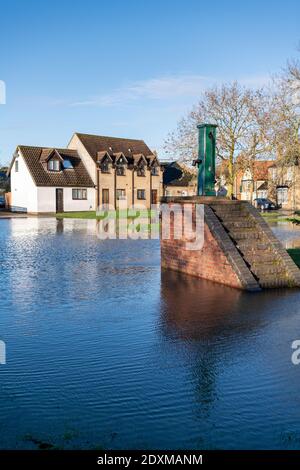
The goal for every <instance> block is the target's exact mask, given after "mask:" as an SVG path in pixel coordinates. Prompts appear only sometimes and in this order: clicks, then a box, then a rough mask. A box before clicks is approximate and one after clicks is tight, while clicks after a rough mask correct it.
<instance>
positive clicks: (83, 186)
mask: <svg viewBox="0 0 300 470" xmlns="http://www.w3.org/2000/svg"><path fill="white" fill-rule="evenodd" d="M8 174H10V178H11V210H12V211H18V212H29V213H33V214H37V213H53V212H63V211H66V212H68V211H70V212H72V211H89V210H95V188H94V183H93V181H92V179H91V177H90V176H89V174H88V172H87V170H86V168H85V166H84V164H83V162H82V160H81V158H80V157H79V155H78V153H77V152H76V150H70V149H56V148H43V147H29V146H23V145H21V146H19V147H17V149H16V152H15V154H14V156H13V159H12V162H11V165H10V168H9V171H8Z"/></svg>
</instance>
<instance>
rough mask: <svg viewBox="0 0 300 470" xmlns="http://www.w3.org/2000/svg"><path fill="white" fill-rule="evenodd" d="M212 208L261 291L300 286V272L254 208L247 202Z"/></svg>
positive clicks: (219, 204)
mask: <svg viewBox="0 0 300 470" xmlns="http://www.w3.org/2000/svg"><path fill="white" fill-rule="evenodd" d="M209 205H210V207H211V209H212V210H213V211H214V213H215V215H216V216H217V218H218V219H219V221H220V222H221V224H222V226H223V227H224V229H225V231H226V232H227V233H228V235H229V237H230V238H231V240H232V242H233V243H234V245H235V247H236V249H237V250H238V252H239V253H240V255H241V256H242V258H243V260H244V261H245V263H246V265H247V267H248V269H249V270H250V272H251V273H252V275H253V277H254V278H255V279H256V281H257V282H258V284H259V285H260V287H262V288H272V287H291V286H300V270H299V269H298V267H297V266H296V265H295V264H294V262H293V261H292V259H291V258H290V257H289V255H288V253H287V252H286V250H284V248H283V247H282V245H281V243H280V242H279V241H278V240H277V238H276V237H275V236H274V234H273V232H272V231H271V229H270V227H269V226H268V224H267V223H266V222H265V221H264V219H263V217H262V216H261V215H260V214H259V212H258V211H257V210H256V209H255V208H254V207H253V206H251V205H250V204H249V203H247V202H244V201H228V203H218V202H216V203H213V204H209Z"/></svg>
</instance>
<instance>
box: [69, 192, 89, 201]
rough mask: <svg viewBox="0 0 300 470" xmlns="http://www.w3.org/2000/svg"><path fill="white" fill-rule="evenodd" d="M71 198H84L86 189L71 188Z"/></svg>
mask: <svg viewBox="0 0 300 470" xmlns="http://www.w3.org/2000/svg"><path fill="white" fill-rule="evenodd" d="M72 199H73V200H76V201H78V200H86V199H87V190H86V189H72Z"/></svg>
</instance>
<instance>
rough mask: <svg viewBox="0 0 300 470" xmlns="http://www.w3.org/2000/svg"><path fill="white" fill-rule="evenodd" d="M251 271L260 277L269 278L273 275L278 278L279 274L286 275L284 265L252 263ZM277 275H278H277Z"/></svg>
mask: <svg viewBox="0 0 300 470" xmlns="http://www.w3.org/2000/svg"><path fill="white" fill-rule="evenodd" d="M251 271H252V272H253V273H254V274H255V275H256V276H257V277H258V278H259V279H260V278H263V279H265V278H267V277H268V276H272V277H274V278H275V279H276V277H277V276H280V277H282V276H284V275H285V269H284V268H283V267H282V266H271V265H259V266H254V265H252V264H251ZM275 275H276V276H275Z"/></svg>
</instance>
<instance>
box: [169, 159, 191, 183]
mask: <svg viewBox="0 0 300 470" xmlns="http://www.w3.org/2000/svg"><path fill="white" fill-rule="evenodd" d="M196 179H197V171H195V170H194V169H189V168H187V167H186V165H183V164H180V163H178V162H171V163H166V164H164V173H163V183H164V185H166V186H188V185H189V184H190V183H191V182H193V180H194V181H195V183H196Z"/></svg>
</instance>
